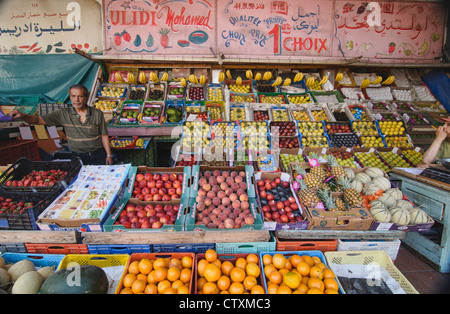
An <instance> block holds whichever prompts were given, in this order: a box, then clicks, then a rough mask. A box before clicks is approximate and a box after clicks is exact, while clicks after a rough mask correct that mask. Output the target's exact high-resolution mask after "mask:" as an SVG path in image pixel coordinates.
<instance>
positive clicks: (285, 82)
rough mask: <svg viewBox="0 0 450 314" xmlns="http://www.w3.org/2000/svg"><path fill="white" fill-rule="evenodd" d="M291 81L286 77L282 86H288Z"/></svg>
mask: <svg viewBox="0 0 450 314" xmlns="http://www.w3.org/2000/svg"><path fill="white" fill-rule="evenodd" d="M291 83H292V80H291V79H290V78H287V79H285V80H284V83H283V86H289V85H291Z"/></svg>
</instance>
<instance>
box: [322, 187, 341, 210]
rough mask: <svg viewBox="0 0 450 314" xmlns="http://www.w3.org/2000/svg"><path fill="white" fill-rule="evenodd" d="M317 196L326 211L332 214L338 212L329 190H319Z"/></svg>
mask: <svg viewBox="0 0 450 314" xmlns="http://www.w3.org/2000/svg"><path fill="white" fill-rule="evenodd" d="M317 195H318V196H319V198H320V200H321V201H322V203H323V205H324V206H325V208H326V209H327V210H328V211H330V212H333V211H338V210H339V209H338V207H337V205H336V202H335V200H334V199H333V195H332V193H331V191H330V190H319V191H318V192H317Z"/></svg>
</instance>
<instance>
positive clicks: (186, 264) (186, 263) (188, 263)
mask: <svg viewBox="0 0 450 314" xmlns="http://www.w3.org/2000/svg"><path fill="white" fill-rule="evenodd" d="M192 263H193V261H192V256H183V257H182V258H181V266H183V268H192Z"/></svg>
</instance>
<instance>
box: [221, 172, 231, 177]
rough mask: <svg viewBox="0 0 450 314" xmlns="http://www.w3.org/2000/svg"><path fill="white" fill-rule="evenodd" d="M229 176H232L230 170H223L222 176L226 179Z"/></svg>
mask: <svg viewBox="0 0 450 314" xmlns="http://www.w3.org/2000/svg"><path fill="white" fill-rule="evenodd" d="M229 176H230V173H229V172H228V171H224V172H222V177H224V178H225V179H226V178H228V177H229Z"/></svg>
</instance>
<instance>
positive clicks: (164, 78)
mask: <svg viewBox="0 0 450 314" xmlns="http://www.w3.org/2000/svg"><path fill="white" fill-rule="evenodd" d="M168 79H169V74H168V73H167V72H164V73H163V75H162V77H161V81H162V82H167V80H168Z"/></svg>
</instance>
